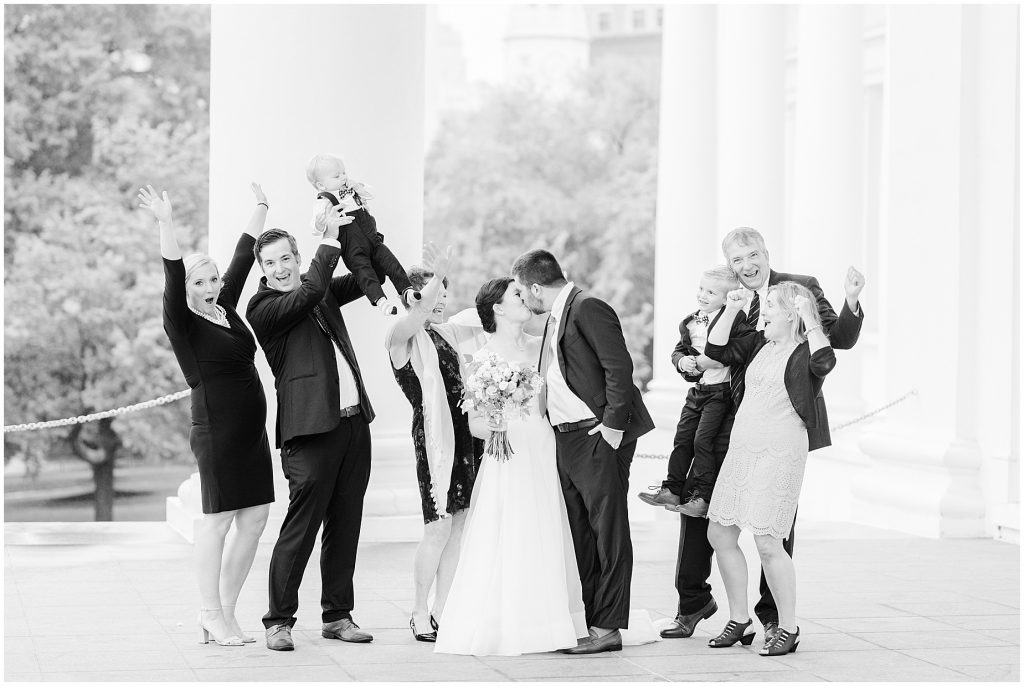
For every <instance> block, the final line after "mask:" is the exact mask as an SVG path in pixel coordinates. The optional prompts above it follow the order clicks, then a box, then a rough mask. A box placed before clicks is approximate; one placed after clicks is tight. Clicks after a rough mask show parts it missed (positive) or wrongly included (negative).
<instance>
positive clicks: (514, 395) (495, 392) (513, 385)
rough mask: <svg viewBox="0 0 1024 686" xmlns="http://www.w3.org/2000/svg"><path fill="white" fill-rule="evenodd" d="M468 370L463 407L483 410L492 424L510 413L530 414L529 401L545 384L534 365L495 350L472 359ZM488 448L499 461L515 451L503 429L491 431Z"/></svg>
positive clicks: (500, 420) (521, 415) (498, 422)
mask: <svg viewBox="0 0 1024 686" xmlns="http://www.w3.org/2000/svg"><path fill="white" fill-rule="evenodd" d="M468 374H469V375H468V378H467V379H466V384H465V391H464V392H463V403H462V409H464V410H467V411H468V410H469V409H470V408H472V409H474V410H476V411H477V412H480V413H482V414H483V415H484V416H485V417H487V420H488V422H489V423H490V424H491V425H500V424H501V422H502V420H503V419H505V418H507V417H513V416H519V417H523V416H526V415H528V414H529V413H530V401H531V400H532V399H533V398H534V397H535V396H536V395H537V393H538V392H539V391H540V389H541V388H543V386H544V380H543V379H541V377H540V374H538V373H537V370H536V369H534V368H533V366H531V365H528V364H519V363H518V362H508V361H507V360H504V359H502V358H501V357H499V356H498V355H496V354H495V353H487V354H486V355H482V356H480V357H478V358H477V359H475V360H473V362H471V363H470V364H469V367H468ZM487 452H488V453H490V454H491V455H493V456H494V458H495V459H496V460H498V461H499V462H504V461H505V460H507V459H508V458H509V456H511V455H512V452H513V451H512V446H511V444H509V442H508V434H506V432H505V430H504V429H502V430H496V431H495V430H492V431H491V435H490V436H489V437H488V439H487Z"/></svg>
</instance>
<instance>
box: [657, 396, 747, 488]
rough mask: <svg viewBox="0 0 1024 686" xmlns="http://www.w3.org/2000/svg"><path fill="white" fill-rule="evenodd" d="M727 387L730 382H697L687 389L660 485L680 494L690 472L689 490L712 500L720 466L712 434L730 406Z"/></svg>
mask: <svg viewBox="0 0 1024 686" xmlns="http://www.w3.org/2000/svg"><path fill="white" fill-rule="evenodd" d="M729 389H730V386H729V382H725V383H719V384H709V385H704V384H697V385H696V386H694V387H693V388H691V389H690V390H689V391H688V392H687V393H686V402H684V403H683V409H682V412H680V413H679V423H678V424H677V425H676V437H675V439H674V440H673V441H672V454H671V455H669V458H668V478H666V479H665V481H663V482H662V484H661V485H662V487H663V488H667V489H668V490H670V491H672V492H673V493H675V494H676V495H678V496H682V495H683V493H684V488H683V486H684V484H685V482H686V476H687V473H689V475H690V489H689V494H690V495H692V496H693V497H695V498H703V499H704V500H707V501H710V500H711V491H712V490H714V488H715V478H716V477H717V476H718V468H719V467H720V466H721V460H720V459H716V456H715V438H716V437H717V436H718V434H719V431H720V430H721V428H722V423H723V422H724V421H725V418H726V416H728V414H729V409H730V407H731V406H732V395H731V394H730V392H729ZM722 457H724V456H722ZM684 500H685V498H684Z"/></svg>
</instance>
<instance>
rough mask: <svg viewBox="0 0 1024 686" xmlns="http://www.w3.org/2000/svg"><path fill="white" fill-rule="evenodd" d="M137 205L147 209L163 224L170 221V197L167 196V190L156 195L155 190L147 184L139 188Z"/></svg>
mask: <svg viewBox="0 0 1024 686" xmlns="http://www.w3.org/2000/svg"><path fill="white" fill-rule="evenodd" d="M138 198H139V207H141V208H142V209H144V210H149V211H150V212H152V213H153V216H154V217H156V220H157V221H158V222H163V223H165V224H167V223H170V221H171V214H172V213H171V199H170V198H168V197H167V191H164V192H163V196H162V197H161V196H158V195H157V194H156V190H155V189H154V188H153V186H152V185H151V184H147V186H146V187H145V188H140V189H139V195H138Z"/></svg>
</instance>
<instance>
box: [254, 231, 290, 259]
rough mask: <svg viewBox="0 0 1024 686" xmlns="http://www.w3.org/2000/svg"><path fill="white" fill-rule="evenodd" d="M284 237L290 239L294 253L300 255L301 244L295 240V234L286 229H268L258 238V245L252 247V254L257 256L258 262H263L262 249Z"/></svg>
mask: <svg viewBox="0 0 1024 686" xmlns="http://www.w3.org/2000/svg"><path fill="white" fill-rule="evenodd" d="M282 238H287V239H288V245H290V246H291V248H292V254H293V255H295V256H296V257H298V256H299V244H298V243H296V242H295V236H293V235H291V234H290V233H288V232H287V231H285V230H284V229H268V230H267V231H264V232H263V233H261V234H260V235H259V236H258V237H257V238H256V245H254V246H253V247H252V254H253V255H255V256H256V264H262V262H261V261H260V251H261V250H263V248H264V246H267V245H270V244H271V243H275V242H277V241H279V240H281V239H282Z"/></svg>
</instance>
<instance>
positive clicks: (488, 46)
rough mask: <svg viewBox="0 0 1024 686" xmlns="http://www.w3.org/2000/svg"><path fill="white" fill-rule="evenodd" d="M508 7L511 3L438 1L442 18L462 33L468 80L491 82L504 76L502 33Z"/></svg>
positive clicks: (443, 21) (441, 19)
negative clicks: (466, 3)
mask: <svg viewBox="0 0 1024 686" xmlns="http://www.w3.org/2000/svg"><path fill="white" fill-rule="evenodd" d="M508 9H509V6H508V5H490V4H475V5H462V4H460V5H454V4H440V5H438V7H437V10H438V12H437V13H438V20H439V21H441V22H442V23H445V24H448V25H450V26H452V27H454V28H455V29H456V30H457V31H458V32H459V33H460V34H462V41H463V50H464V53H465V58H466V77H467V79H468V80H470V81H477V80H480V81H486V82H489V83H495V82H497V81H498V80H500V78H501V71H502V68H503V67H502V60H503V57H502V51H501V37H502V33H503V32H504V30H505V19H506V17H507V16H508Z"/></svg>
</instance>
